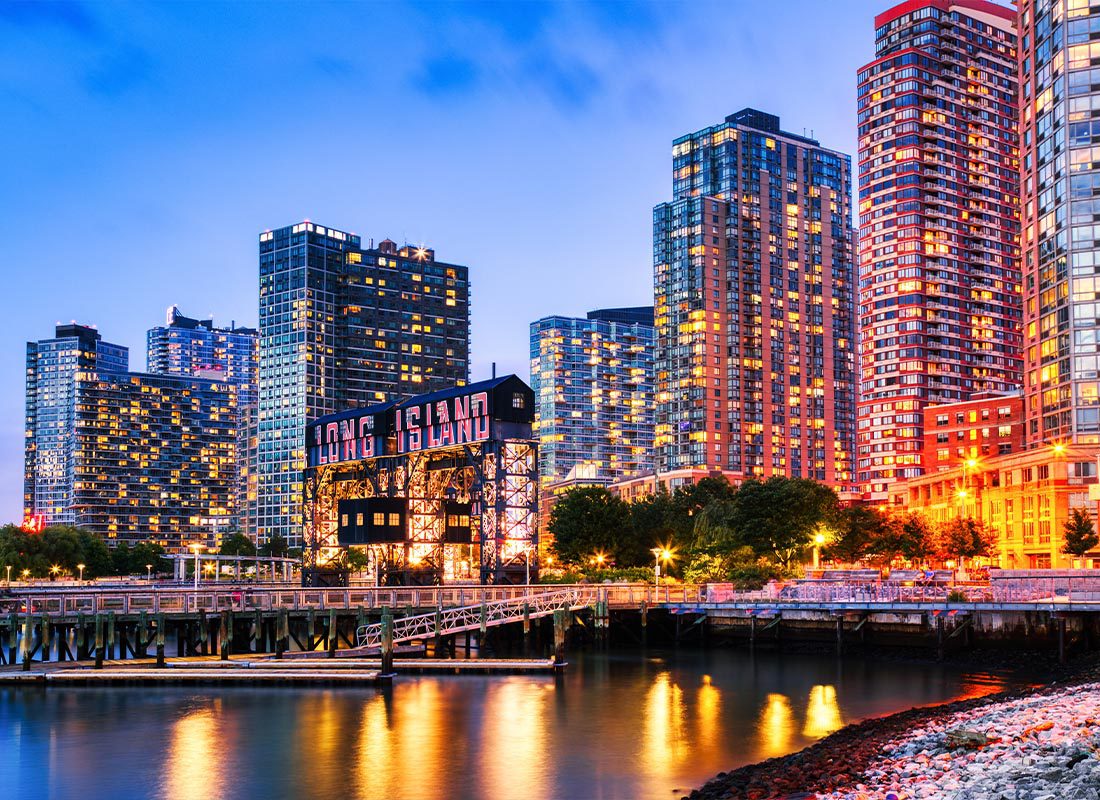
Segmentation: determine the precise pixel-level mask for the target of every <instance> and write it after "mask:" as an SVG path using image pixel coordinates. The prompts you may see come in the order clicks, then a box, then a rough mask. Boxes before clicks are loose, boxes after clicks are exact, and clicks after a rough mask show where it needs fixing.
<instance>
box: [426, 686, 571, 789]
mask: <svg viewBox="0 0 1100 800" xmlns="http://www.w3.org/2000/svg"><path fill="white" fill-rule="evenodd" d="M552 696H553V693H552V692H549V691H547V690H546V687H545V686H543V685H540V684H536V683H532V682H531V681H528V680H524V679H518V678H510V679H507V680H505V681H504V682H503V683H495V682H494V683H492V684H490V688H489V691H488V693H487V694H486V697H485V723H484V729H483V733H482V736H483V737H484V738H483V741H482V744H481V752H482V753H483V754H485V755H484V757H483V758H482V768H483V770H484V772H485V779H484V780H483V781H482V782H481V792H482V794H481V795H480V796H481V797H485V798H500V800H512V798H516V797H522V798H525V800H539V798H544V797H546V796H547V795H548V793H549V790H550V785H551V780H550V775H551V774H552V772H548V769H547V768H548V767H550V766H551V765H549V764H547V763H546V759H545V758H544V753H545V752H546V750H545V748H546V744H547V741H548V739H549V736H550V732H549V730H547V727H546V725H547V720H548V719H549V717H550V708H549V705H548V704H549V700H550V698H551V697H552ZM437 796H442V795H437Z"/></svg>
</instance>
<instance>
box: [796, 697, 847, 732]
mask: <svg viewBox="0 0 1100 800" xmlns="http://www.w3.org/2000/svg"><path fill="white" fill-rule="evenodd" d="M843 727H844V720H843V719H842V718H841V716H840V705H839V704H838V703H837V701H836V687H835V686H815V687H814V688H812V689H810V699H809V701H808V702H807V704H806V725H805V727H803V728H802V735H803V736H808V737H810V738H811V739H820V738H821V737H822V736H828V735H829V734H830V733H832V732H833V731H836V730H840V729H841V728H843Z"/></svg>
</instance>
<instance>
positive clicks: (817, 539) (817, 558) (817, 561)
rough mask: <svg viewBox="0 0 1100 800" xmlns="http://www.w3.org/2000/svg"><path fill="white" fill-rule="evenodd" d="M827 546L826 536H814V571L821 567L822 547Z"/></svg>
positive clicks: (818, 534)
mask: <svg viewBox="0 0 1100 800" xmlns="http://www.w3.org/2000/svg"><path fill="white" fill-rule="evenodd" d="M823 544H825V534H823V533H815V534H814V569H818V568H820V567H821V545H823Z"/></svg>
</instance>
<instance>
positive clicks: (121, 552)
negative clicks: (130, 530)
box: [111, 542, 136, 575]
mask: <svg viewBox="0 0 1100 800" xmlns="http://www.w3.org/2000/svg"><path fill="white" fill-rule="evenodd" d="M135 572H136V570H135V569H134V562H133V560H132V559H131V558H130V545H129V544H127V543H126V542H121V543H119V544H118V545H116V546H115V549H114V550H112V551H111V574H112V575H133V574H134V573H135Z"/></svg>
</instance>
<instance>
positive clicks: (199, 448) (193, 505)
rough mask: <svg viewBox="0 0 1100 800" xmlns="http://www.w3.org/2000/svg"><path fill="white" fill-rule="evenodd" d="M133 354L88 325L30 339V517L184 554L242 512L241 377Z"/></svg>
mask: <svg viewBox="0 0 1100 800" xmlns="http://www.w3.org/2000/svg"><path fill="white" fill-rule="evenodd" d="M127 362H128V354H127V351H126V348H124V347H120V346H118V345H112V344H108V343H106V342H104V341H103V340H102V338H101V337H100V335H99V333H98V332H97V331H95V330H94V329H92V328H88V327H85V326H83V325H75V324H73V325H59V326H58V327H57V329H56V333H55V337H54V338H52V339H44V340H41V341H38V342H29V343H28V344H27V432H26V437H27V438H26V478H25V501H24V505H25V513H26V514H27V516H33V517H37V518H38V519H39V520H40V521H41V522H42V523H43V524H46V525H51V524H69V525H79V526H82V527H85V528H88V529H90V530H93V531H96V532H98V533H100V534H102V535H103V536H104V537H105V538H107V539H108V540H114V541H125V542H128V543H130V544H133V543H136V542H141V541H151V542H157V543H159V544H162V545H164V546H166V547H168V548H170V549H172V550H177V551H178V550H181V549H183V548H184V547H185V546H186V545H187V544H188V543H189V542H191V541H193V540H195V539H196V538H200V537H201V538H203V539H205V538H206V537H207V535H208V534H209V533H210V531H211V529H212V528H213V527H216V526H218V525H219V524H220V525H223V526H224V525H225V524H227V523H228V521H229V520H230V519H231V516H232V513H233V504H234V488H235V477H236V472H235V469H234V450H235V447H236V436H237V431H236V419H237V390H236V385H235V384H233V383H229V382H224V381H219V380H209V379H204V378H194V377H188V376H180V375H150V374H145V373H134V372H127V371H126V369H127Z"/></svg>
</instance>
